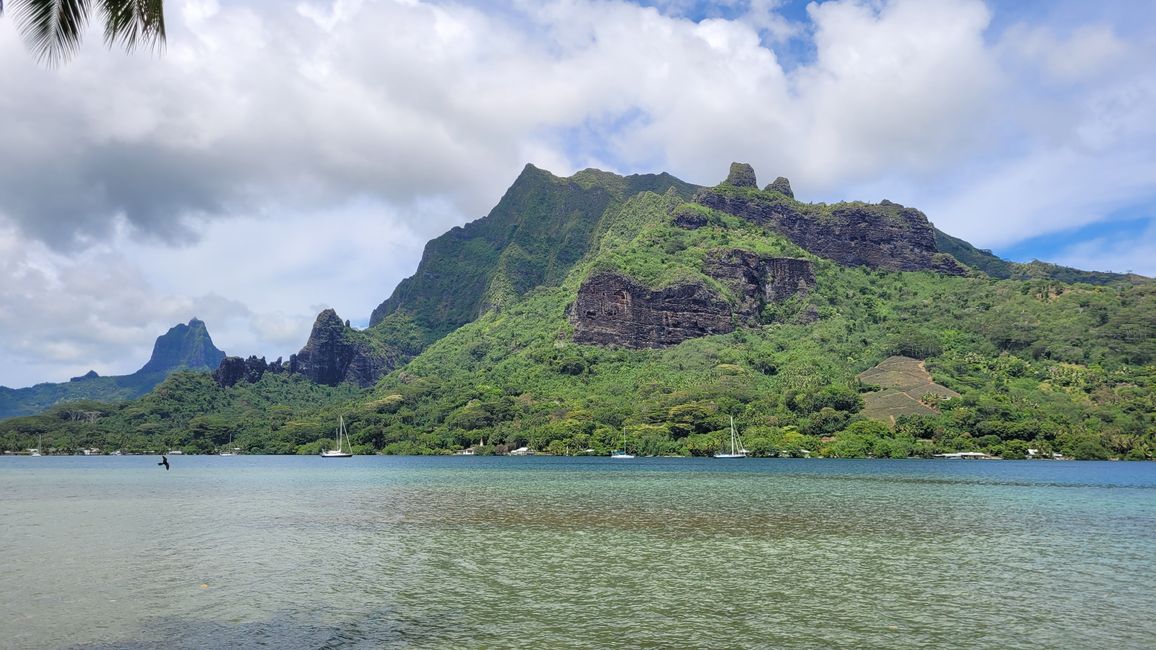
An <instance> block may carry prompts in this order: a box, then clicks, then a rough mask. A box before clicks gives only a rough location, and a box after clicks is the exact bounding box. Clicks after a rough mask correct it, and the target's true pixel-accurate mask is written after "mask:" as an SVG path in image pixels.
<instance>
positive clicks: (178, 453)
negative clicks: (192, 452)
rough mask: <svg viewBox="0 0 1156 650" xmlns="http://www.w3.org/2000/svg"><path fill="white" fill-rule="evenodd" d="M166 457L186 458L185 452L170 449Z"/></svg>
mask: <svg viewBox="0 0 1156 650" xmlns="http://www.w3.org/2000/svg"><path fill="white" fill-rule="evenodd" d="M165 455H166V456H184V455H185V452H183V451H181V450H180V449H170V450H169V451H168V453H166V454H165Z"/></svg>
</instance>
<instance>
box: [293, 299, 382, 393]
mask: <svg viewBox="0 0 1156 650" xmlns="http://www.w3.org/2000/svg"><path fill="white" fill-rule="evenodd" d="M391 365H392V364H391V362H390V359H389V358H388V356H387V355H386V353H385V352H384V351H383V350H380V349H379V348H378V346H375V345H374V344H373V343H372V342H371V341H370V340H369V338H368V337H367V336H365V335H364V334H363V333H361V332H358V331H356V330H354V329H353V328H351V327H349V324H348V323H346V322H345V321H342V320H341V318H339V317H338V316H337V312H335V311H333V310H332V309H326V310H325V311H323V312H321V313H320V314H318V315H317V320H316V321H315V322H314V323H313V330H312V331H311V332H310V334H309V341H308V342H306V343H305V347H303V348H301V351H300V352H298V353H297V354H294V355H290V357H289V372H291V373H298V374H302V375H305V376H306V377H308V378H309V380H310V381H312V382H314V383H318V384H326V385H328V386H336V385H337V384H340V383H342V382H346V381H351V382H353V383H355V384H357V385H358V386H361V387H363V388H364V387H368V386H372V385H374V384H375V383H377V380H378V379H380V378H381V376H382V375H384V374H385V373H386V372H388V371H389V369H390V367H391Z"/></svg>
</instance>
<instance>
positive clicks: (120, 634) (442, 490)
mask: <svg viewBox="0 0 1156 650" xmlns="http://www.w3.org/2000/svg"><path fill="white" fill-rule="evenodd" d="M157 460H159V459H158V458H155V457H117V458H114V457H99V458H87V457H43V458H0V504H2V507H3V520H2V527H0V551H2V553H3V562H2V563H0V646H3V647H6V648H217V647H229V648H248V647H269V648H378V647H401V648H608V647H637V648H939V647H952V648H1105V647H1111V648H1117V649H1119V648H1152V647H1156V614H1154V612H1156V566H1154V558H1156V464H1152V463H1075V462H1047V461H1036V462H1010V461H1001V462H982V461H916V460H909V461H884V460H871V461H852V460H761V459H746V460H739V461H719V460H715V459H638V460H635V461H612V460H610V459H607V458H587V459H580V458H481V457H476V458H397V457H357V458H353V459H347V460H342V459H321V458H316V457H306V458H297V457H292V458H286V457H253V456H240V457H233V458H227V457H225V458H222V457H192V456H185V457H180V456H177V457H170V458H169V460H170V461H171V462H172V471H169V472H165V471H164V470H163V469H162V468H160V467H157V466H156V465H155V463H156V461H157Z"/></svg>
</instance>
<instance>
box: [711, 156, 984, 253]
mask: <svg viewBox="0 0 1156 650" xmlns="http://www.w3.org/2000/svg"><path fill="white" fill-rule="evenodd" d="M736 176H737V177H739V179H740V182H741V184H739V183H736V180H735V179H736ZM749 176H750V177H749V178H748V175H747V174H746V173H745V171H744V172H742V173H736V168H735V166H734V165H732V166H731V172H730V175H729V176H728V177H727V180H726V181H725V182H724V183H723V184H722V185H720V186H719V187H716V188H710V189H703V190H700V191H699V192H698V193H697V194H696V195H695V198H694V200H695V201H696V202H697V203H699V204H701V205H705V206H707V207H709V208H713V209H715V210H721V211H723V212H728V213H730V214H733V215H735V216H738V217H742V218H743V219H746V220H748V221H752V222H754V223H757V224H760V225H763V226H766V227H768V228H770V229H772V230H775V231H777V232H779V233H782V234H783V235H785V236H786V237H787V238H788V239H790V240H791V241H793V242H794V243H796V244H798V245H799V246H801V247H803V248H805V249H806V250H808V251H810V252H812V253H814V254H816V255H821V256H823V257H826V258H828V259H831V260H834V261H836V262H838V263H840V264H843V265H846V266H868V267H871V268H876V269H885V270H888V271H937V272H939V273H945V274H948V275H964V274H966V272H967V269H966V267H964V266H963V265H961V264H960V263H959V262H957V261H956V260H955V258H953V257H951V256H950V255H948V254H946V253H942V252H940V250H939V248H938V247H937V246H936V241H935V229H934V228H933V227H932V225H931V223H930V222H929V221H928V220H927V217H926V216H925V215H924V214H923V213H922V212H920V211H919V210H916V209H914V208H907V207H904V206H902V205H899V204H898V203H892V202H890V201H883V202H881V203H879V204H865V203H846V204H836V205H833V206H812V205H807V204H802V203H798V202H796V201H794V200H793V199H792V198H791V196H792V194H793V193H792V192H791V189H790V183H789V182H788V181H787V179H785V178H782V177H780V178H778V179H776V180H775V182H774V183H772V184H771V185H770V186H768V188H767V189H768V191H763V192H750V191H743V192H735V191H733V190H732V189H730V188H732V187H742V188H749V187H751V186H752V185H753V183H754V178H753V172H751V173H750V175H749Z"/></svg>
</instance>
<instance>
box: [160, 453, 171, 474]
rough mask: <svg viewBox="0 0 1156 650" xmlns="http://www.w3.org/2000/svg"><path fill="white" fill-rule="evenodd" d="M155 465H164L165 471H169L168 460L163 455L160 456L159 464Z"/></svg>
mask: <svg viewBox="0 0 1156 650" xmlns="http://www.w3.org/2000/svg"><path fill="white" fill-rule="evenodd" d="M157 465H164V466H165V471H166V472H167V471H169V459H168V458H167V457H166V456H165V455H164V454H161V462H159V463H157Z"/></svg>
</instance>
